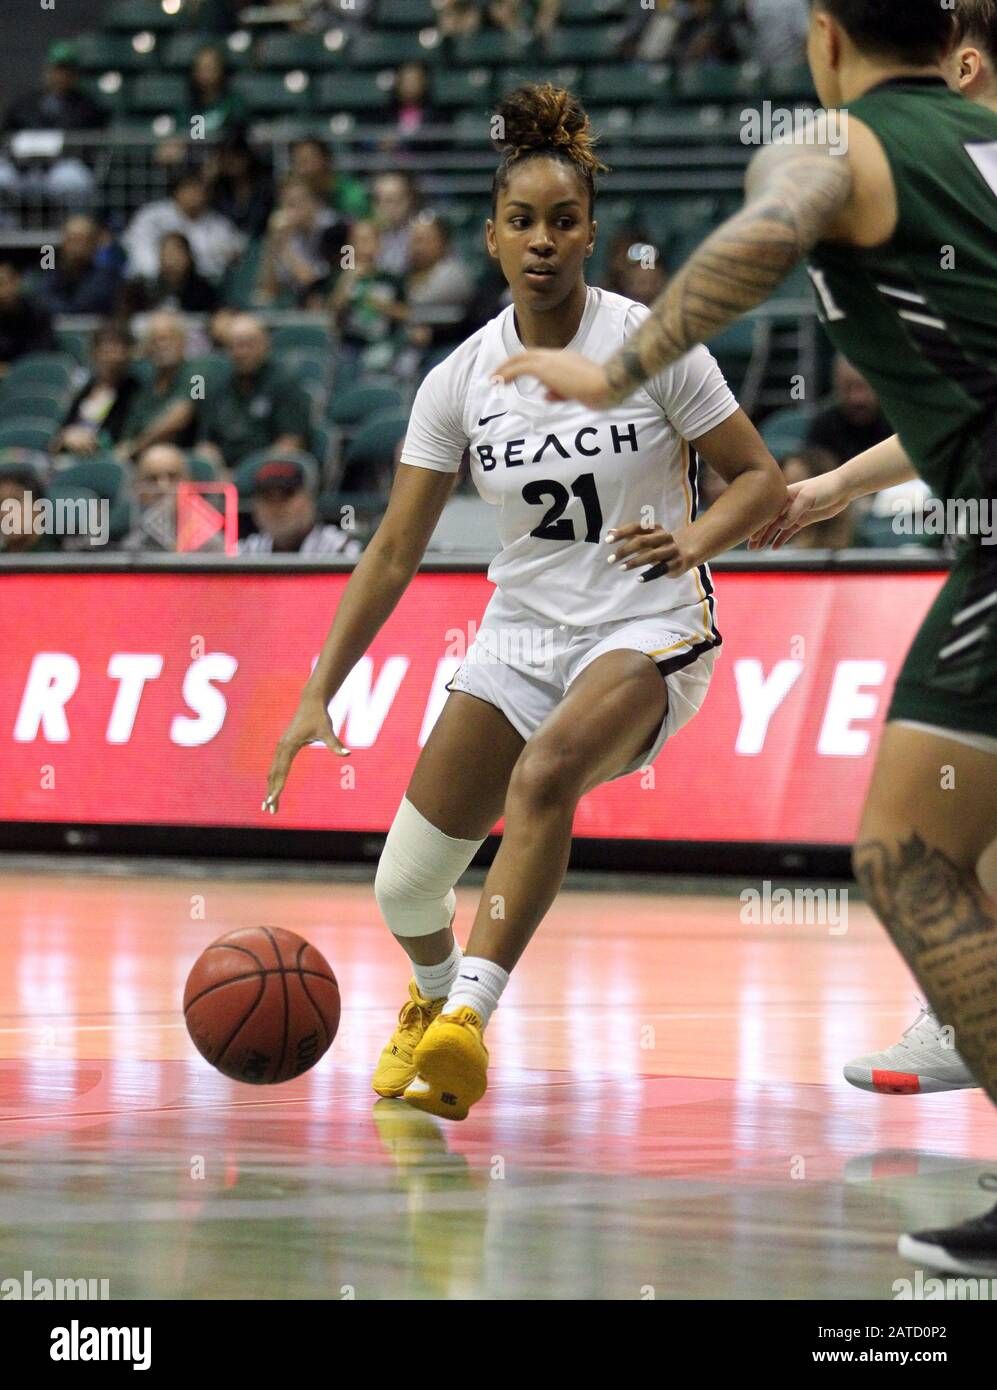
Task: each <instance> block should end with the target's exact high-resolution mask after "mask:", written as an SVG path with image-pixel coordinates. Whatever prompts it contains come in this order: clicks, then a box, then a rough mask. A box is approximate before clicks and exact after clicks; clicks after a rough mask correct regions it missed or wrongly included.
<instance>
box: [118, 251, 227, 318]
mask: <svg viewBox="0 0 997 1390" xmlns="http://www.w3.org/2000/svg"><path fill="white" fill-rule="evenodd" d="M217 306H218V291H217V289H216V288H215V286H214V285H213V284H212V283H211V281H210V280H207V279H205V277H204V276H203V275H202V274H201V273H200V271H199V270H198V268H197V266H196V265H195V264H194V254H193V252H192V251H191V249H190V242H189V241H188V240H187V238H186V237H185V236H184V234H183V232H167V233H166V235H165V236H164V237H163V239H162V241H161V242H160V243H159V274H158V275H157V276H156V278H155V280H130V281H129V282H128V284H127V286H126V287H125V311H126V313H127V314H128V315H129V316H131V315H132V314H145V313H149V312H151V311H152V310H155V309H176V310H180V311H182V312H183V313H185V314H210V313H213V312H214V310H215V309H216V308H217Z"/></svg>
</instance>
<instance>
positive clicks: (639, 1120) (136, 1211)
mask: <svg viewBox="0 0 997 1390" xmlns="http://www.w3.org/2000/svg"><path fill="white" fill-rule="evenodd" d="M4 867H5V868H6V870H7V871H6V872H5V873H4V893H3V896H2V898H0V1278H5V1277H9V1276H11V1275H13V1276H15V1277H17V1278H21V1277H22V1275H23V1271H25V1270H31V1271H33V1273H34V1275H35V1276H36V1277H39V1278H41V1277H47V1278H57V1277H61V1278H85V1277H90V1278H107V1279H109V1280H110V1290H111V1296H112V1298H113V1297H139V1298H143V1297H157V1298H217V1297H236V1298H274V1297H277V1298H281V1297H311V1298H315V1297H323V1298H342V1297H348V1296H351V1295H353V1296H355V1297H357V1298H365V1299H381V1298H438V1297H456V1298H498V1299H518V1298H529V1299H536V1298H621V1299H627V1298H633V1299H636V1298H641V1297H648V1296H651V1295H652V1292H653V1296H655V1297H657V1298H659V1299H660V1298H675V1297H677V1298H699V1297H720V1298H755V1297H763V1298H821V1299H847V1298H856V1297H862V1298H876V1299H890V1298H892V1297H893V1295H894V1290H893V1287H892V1285H893V1282H894V1280H896V1279H900V1278H910V1277H911V1275H912V1271H911V1269H910V1268H909V1267H908V1266H906V1265H905V1264H904V1263H903V1262H902V1261H901V1260H899V1259H898V1257H897V1255H896V1253H895V1242H896V1236H897V1232H898V1231H899V1230H901V1229H904V1228H909V1227H910V1226H911V1225H913V1226H915V1227H917V1226H922V1225H930V1224H939V1223H944V1222H948V1221H950V1220H955V1219H961V1218H963V1217H965V1216H967V1215H970V1214H972V1213H973V1212H975V1211H978V1210H983V1209H984V1208H986V1207H987V1206H988V1204H989V1203H990V1202H992V1200H993V1198H992V1196H990V1197H988V1196H987V1195H986V1194H985V1193H984V1192H981V1191H980V1190H979V1189H978V1187H977V1185H976V1178H977V1175H978V1173H979V1172H980V1171H981V1168H985V1167H986V1166H987V1165H988V1164H989V1166H991V1167H993V1166H994V1156H995V1154H997V1117H995V1115H994V1112H993V1110H992V1109H991V1107H990V1106H989V1104H988V1102H987V1101H986V1100H985V1098H984V1097H983V1096H982V1094H981V1093H979V1092H962V1093H957V1094H951V1095H942V1096H935V1097H924V1098H906V1097H875V1096H868V1095H865V1094H862V1093H860V1092H858V1091H855V1090H852V1089H851V1088H850V1087H848V1086H847V1085H846V1084H845V1083H844V1082H843V1081H842V1080H841V1079H840V1066H841V1064H842V1062H844V1061H845V1060H846V1059H847V1058H848V1057H849V1056H851V1055H853V1054H855V1053H856V1052H860V1051H867V1050H869V1049H871V1048H873V1047H878V1046H882V1045H885V1044H886V1043H888V1042H892V1041H894V1040H895V1038H896V1037H897V1036H899V1033H900V1031H901V1030H902V1029H903V1028H904V1027H905V1026H906V1025H907V1024H908V1023H909V1022H910V1021H911V1020H912V1018H913V1017H914V1014H915V1012H916V1005H915V1003H914V988H913V985H912V983H911V981H910V979H909V977H908V975H907V973H906V971H905V969H904V967H903V965H902V964H901V962H900V961H899V959H898V957H897V956H896V955H895V953H894V951H893V949H892V947H891V946H890V945H889V944H888V942H887V941H886V939H885V937H884V936H883V934H882V933H881V931H880V929H879V928H878V927H877V926H876V925H875V924H874V922H873V921H872V919H871V916H870V914H869V913H868V911H867V909H866V908H865V907H864V906H862V905H861V904H859V903H857V902H852V903H851V905H850V908H851V910H850V914H849V921H848V929H847V932H845V933H844V934H839V935H833V934H831V932H830V931H829V930H828V928H827V927H826V926H824V927H819V926H809V927H808V926H795V927H790V926H746V925H744V924H743V923H742V921H741V906H740V902H739V899H738V896H737V888H736V887H734V888H732V887H729V886H725V885H724V884H720V883H718V884H717V885H716V886H715V888H711V890H710V891H709V892H707V893H700V894H692V893H689V892H687V891H676V890H675V888H674V886H673V885H669V884H668V882H667V881H665V880H661V881H660V882H658V883H657V884H650V885H649V884H648V882H647V881H646V880H644V881H642V883H641V885H640V891H633V890H632V889H630V890H627V889H624V888H621V886H620V884H619V882H617V881H612V884H611V886H610V887H606V886H605V883H606V881H605V880H597V879H594V878H584V879H583V878H582V877H581V876H577V877H573V878H572V879H571V880H570V885H571V886H569V887H567V888H566V889H565V890H564V891H563V892H562V894H561V896H560V897H559V899H558V901H557V902H556V903H555V905H554V907H553V909H552V911H551V913H550V915H549V916H548V918H547V920H546V921H545V923H544V924H543V926H542V927H541V929H540V932H539V933H538V935H537V938H536V939H535V941H534V942H533V944H532V946H531V947H530V949H529V951H528V952H527V954H526V956H525V958H524V960H523V962H522V964H521V965H520V967H519V969H518V970H517V972H516V974H515V976H514V979H513V981H512V983H511V985H510V987H509V989H508V991H507V993H506V996H505V998H504V1000H503V1003H502V1006H501V1008H500V1009H499V1011H498V1013H497V1014H496V1016H495V1019H494V1020H493V1023H492V1025H491V1027H490V1029H489V1034H488V1041H489V1045H490V1048H491V1051H492V1058H493V1065H492V1071H491V1075H490V1089H489V1091H488V1094H487V1095H486V1097H485V1098H484V1100H483V1101H482V1102H481V1103H480V1104H479V1105H478V1106H477V1107H476V1108H475V1109H474V1110H473V1111H472V1113H471V1116H470V1118H469V1119H468V1120H467V1121H466V1122H464V1123H463V1124H458V1125H452V1124H451V1125H447V1124H445V1123H444V1122H442V1121H440V1122H436V1121H434V1120H431V1119H429V1118H428V1117H426V1116H421V1115H419V1114H418V1113H417V1112H414V1111H411V1110H409V1109H408V1107H407V1106H405V1104H404V1102H401V1101H382V1102H378V1103H375V1102H376V1097H375V1096H374V1095H373V1094H372V1092H370V1090H369V1089H368V1081H369V1075H370V1071H371V1066H372V1063H373V1061H374V1060H375V1058H376V1056H377V1053H378V1051H379V1049H380V1047H381V1045H382V1043H383V1041H384V1039H385V1037H386V1036H387V1033H388V1032H389V1030H390V1028H391V1025H392V1023H393V1020H394V1017H395V1014H396V1013H397V1010H398V1008H399V1006H400V1004H401V1003H402V1002H403V999H404V996H405V987H406V982H407V979H408V972H407V970H406V967H405V962H404V960H403V958H402V957H401V955H400V953H399V952H398V950H397V947H396V946H395V945H394V943H393V942H392V941H391V940H390V938H389V937H388V936H387V934H386V930H385V928H384V927H383V925H382V924H381V921H380V917H379V915H378V912H377V906H376V903H375V901H374V897H373V893H372V891H371V887H370V882H369V877H370V875H369V874H360V875H358V874H357V873H354V874H353V875H352V878H350V877H349V876H348V875H339V876H338V879H337V876H336V875H335V874H334V872H333V871H330V872H329V874H327V875H326V876H325V878H324V879H320V878H318V877H316V876H315V875H311V876H298V877H297V878H294V877H262V878H261V877H260V875H259V874H254V875H252V876H248V875H247V876H245V877H241V878H240V877H239V876H238V874H237V872H234V871H232V870H231V869H230V870H228V871H225V872H222V871H219V870H217V869H215V868H212V867H211V866H210V865H183V866H178V867H177V868H176V869H175V870H173V871H171V872H157V873H149V872H137V871H136V870H135V869H134V867H133V866H132V867H128V866H124V865H118V866H115V865H113V864H108V865H106V866H105V867H104V868H103V869H99V870H98V871H95V870H94V869H93V868H90V869H87V870H86V871H85V872H83V871H78V870H74V869H72V868H71V867H70V868H63V869H62V870H61V871H59V872H48V871H46V870H45V866H44V863H42V864H39V863H32V864H30V865H28V864H27V863H26V861H23V860H17V861H9V862H8V863H7V864H6V865H5V866H4ZM274 872H275V873H279V872H280V871H279V870H278V871H274ZM599 883H602V884H603V886H602V887H595V888H593V887H592V886H590V885H593V884H596V885H598V884H599ZM477 892H478V890H477V889H476V888H475V887H463V888H461V889H460V890H459V900H460V902H459V909H458V918H457V925H458V930H459V931H461V932H462V934H463V933H466V930H467V925H468V923H469V922H470V919H471V915H472V913H473V909H474V906H475V904H476V901H477ZM192 914H193V915H192ZM256 923H273V924H278V925H281V926H284V927H288V928H291V929H292V930H294V931H297V932H299V933H300V934H302V935H304V936H306V937H307V938H308V939H309V940H311V941H313V942H314V943H315V944H316V945H317V946H318V947H319V948H320V949H321V950H322V951H323V952H324V953H325V955H326V956H327V958H328V959H329V961H330V963H331V964H332V965H333V968H334V969H335V971H336V972H337V975H338V977H339V981H340V985H341V987H342V991H343V1001H344V1015H343V1025H342V1029H341V1032H340V1036H339V1038H338V1039H337V1041H336V1043H335V1044H334V1046H333V1048H332V1050H331V1052H330V1053H329V1054H328V1055H327V1056H326V1057H325V1058H324V1059H323V1061H322V1062H321V1063H320V1065H319V1066H318V1067H317V1068H316V1069H315V1070H314V1071H313V1072H312V1073H310V1074H308V1075H307V1076H305V1077H302V1078H300V1079H299V1080H297V1081H294V1082H291V1083H288V1084H287V1085H284V1086H280V1087H275V1088H272V1089H263V1088H255V1087H248V1086H241V1085H238V1084H236V1083H233V1082H229V1081H226V1080H225V1079H224V1078H222V1077H220V1076H219V1075H217V1074H216V1073H215V1072H213V1071H212V1070H211V1068H210V1067H208V1065H207V1064H206V1063H205V1062H203V1061H202V1060H201V1059H200V1058H199V1057H198V1055H197V1054H196V1052H195V1051H194V1049H193V1047H192V1045H191V1044H190V1042H189V1041H188V1039H187V1035H186V1032H185V1029H184V1025H183V1021H182V1018H181V1015H180V1007H179V1001H180V996H181V993H182V990H183V984H184V979H185V976H186V973H187V971H188V969H189V967H190V965H191V963H192V961H193V960H194V958H195V957H196V956H197V954H198V953H199V952H200V950H201V949H202V948H203V946H205V945H206V944H207V943H208V942H209V941H211V940H212V939H213V938H214V937H215V936H217V935H219V934H220V933H222V932H223V931H227V930H230V929H232V928H234V927H236V926H244V925H250V924H256Z"/></svg>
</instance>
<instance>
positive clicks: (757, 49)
mask: <svg viewBox="0 0 997 1390" xmlns="http://www.w3.org/2000/svg"><path fill="white" fill-rule="evenodd" d="M745 10H746V12H747V16H748V19H749V21H750V23H751V56H752V57H753V58H754V59H755V60H756V61H757V62H759V63H761V65H762V67H766V68H771V67H778V66H780V65H785V64H790V63H804V62H806V57H807V32H808V30H809V27H810V5H809V3H808V0H745Z"/></svg>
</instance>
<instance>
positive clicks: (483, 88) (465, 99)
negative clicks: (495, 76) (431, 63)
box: [432, 68, 492, 112]
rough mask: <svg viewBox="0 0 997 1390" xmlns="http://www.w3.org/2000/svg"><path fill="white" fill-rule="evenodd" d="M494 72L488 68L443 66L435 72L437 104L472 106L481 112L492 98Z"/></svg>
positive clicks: (434, 89) (435, 98)
mask: <svg viewBox="0 0 997 1390" xmlns="http://www.w3.org/2000/svg"><path fill="white" fill-rule="evenodd" d="M491 87H492V74H491V73H490V72H489V70H488V69H487V68H467V69H464V70H462V69H460V68H441V69H440V70H439V71H438V72H434V73H433V77H432V92H433V102H434V103H435V105H437V106H441V107H447V106H470V107H473V108H475V109H476V110H477V111H479V112H480V110H481V107H482V103H483V102H488V101H489V100H490V98H491Z"/></svg>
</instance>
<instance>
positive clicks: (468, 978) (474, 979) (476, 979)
mask: <svg viewBox="0 0 997 1390" xmlns="http://www.w3.org/2000/svg"><path fill="white" fill-rule="evenodd" d="M460 978H461V979H462V980H473V981H474V983H475V984H476V985H477V984H480V983H481V982H480V980H479V979H478V977H477V975H461V977H460Z"/></svg>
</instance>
